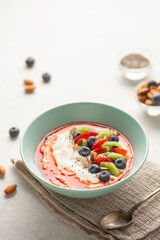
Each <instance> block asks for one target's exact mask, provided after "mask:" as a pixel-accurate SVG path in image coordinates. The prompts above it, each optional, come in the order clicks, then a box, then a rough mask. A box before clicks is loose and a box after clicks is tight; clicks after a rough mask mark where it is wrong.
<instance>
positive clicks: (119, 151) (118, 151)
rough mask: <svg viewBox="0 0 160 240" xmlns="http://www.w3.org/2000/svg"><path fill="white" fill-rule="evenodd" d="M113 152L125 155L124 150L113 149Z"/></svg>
mask: <svg viewBox="0 0 160 240" xmlns="http://www.w3.org/2000/svg"><path fill="white" fill-rule="evenodd" d="M114 151H115V153H119V154H122V155H124V156H125V155H126V153H127V150H125V149H124V148H115V149H114Z"/></svg>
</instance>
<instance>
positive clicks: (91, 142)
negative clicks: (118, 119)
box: [87, 136, 97, 148]
mask: <svg viewBox="0 0 160 240" xmlns="http://www.w3.org/2000/svg"><path fill="white" fill-rule="evenodd" d="M96 141H97V138H96V137H93V136H92V137H89V138H88V139H87V145H88V147H90V148H91V147H92V146H93V144H94V143H95V142H96Z"/></svg>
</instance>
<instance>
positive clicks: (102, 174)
mask: <svg viewBox="0 0 160 240" xmlns="http://www.w3.org/2000/svg"><path fill="white" fill-rule="evenodd" d="M99 179H100V180H101V181H102V182H107V181H108V180H109V179H110V173H109V172H108V171H102V172H100V174H99Z"/></svg>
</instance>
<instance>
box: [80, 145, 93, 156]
mask: <svg viewBox="0 0 160 240" xmlns="http://www.w3.org/2000/svg"><path fill="white" fill-rule="evenodd" d="M90 152H91V150H90V149H89V148H88V147H85V146H83V147H80V148H79V150H78V153H79V154H80V155H81V156H83V157H87V156H89V155H90Z"/></svg>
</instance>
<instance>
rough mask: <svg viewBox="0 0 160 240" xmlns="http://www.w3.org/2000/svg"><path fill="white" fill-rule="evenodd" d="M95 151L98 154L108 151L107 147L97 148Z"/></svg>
mask: <svg viewBox="0 0 160 240" xmlns="http://www.w3.org/2000/svg"><path fill="white" fill-rule="evenodd" d="M92 151H93V152H96V153H97V154H100V153H104V152H106V148H103V147H99V148H96V149H94V150H92Z"/></svg>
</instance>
